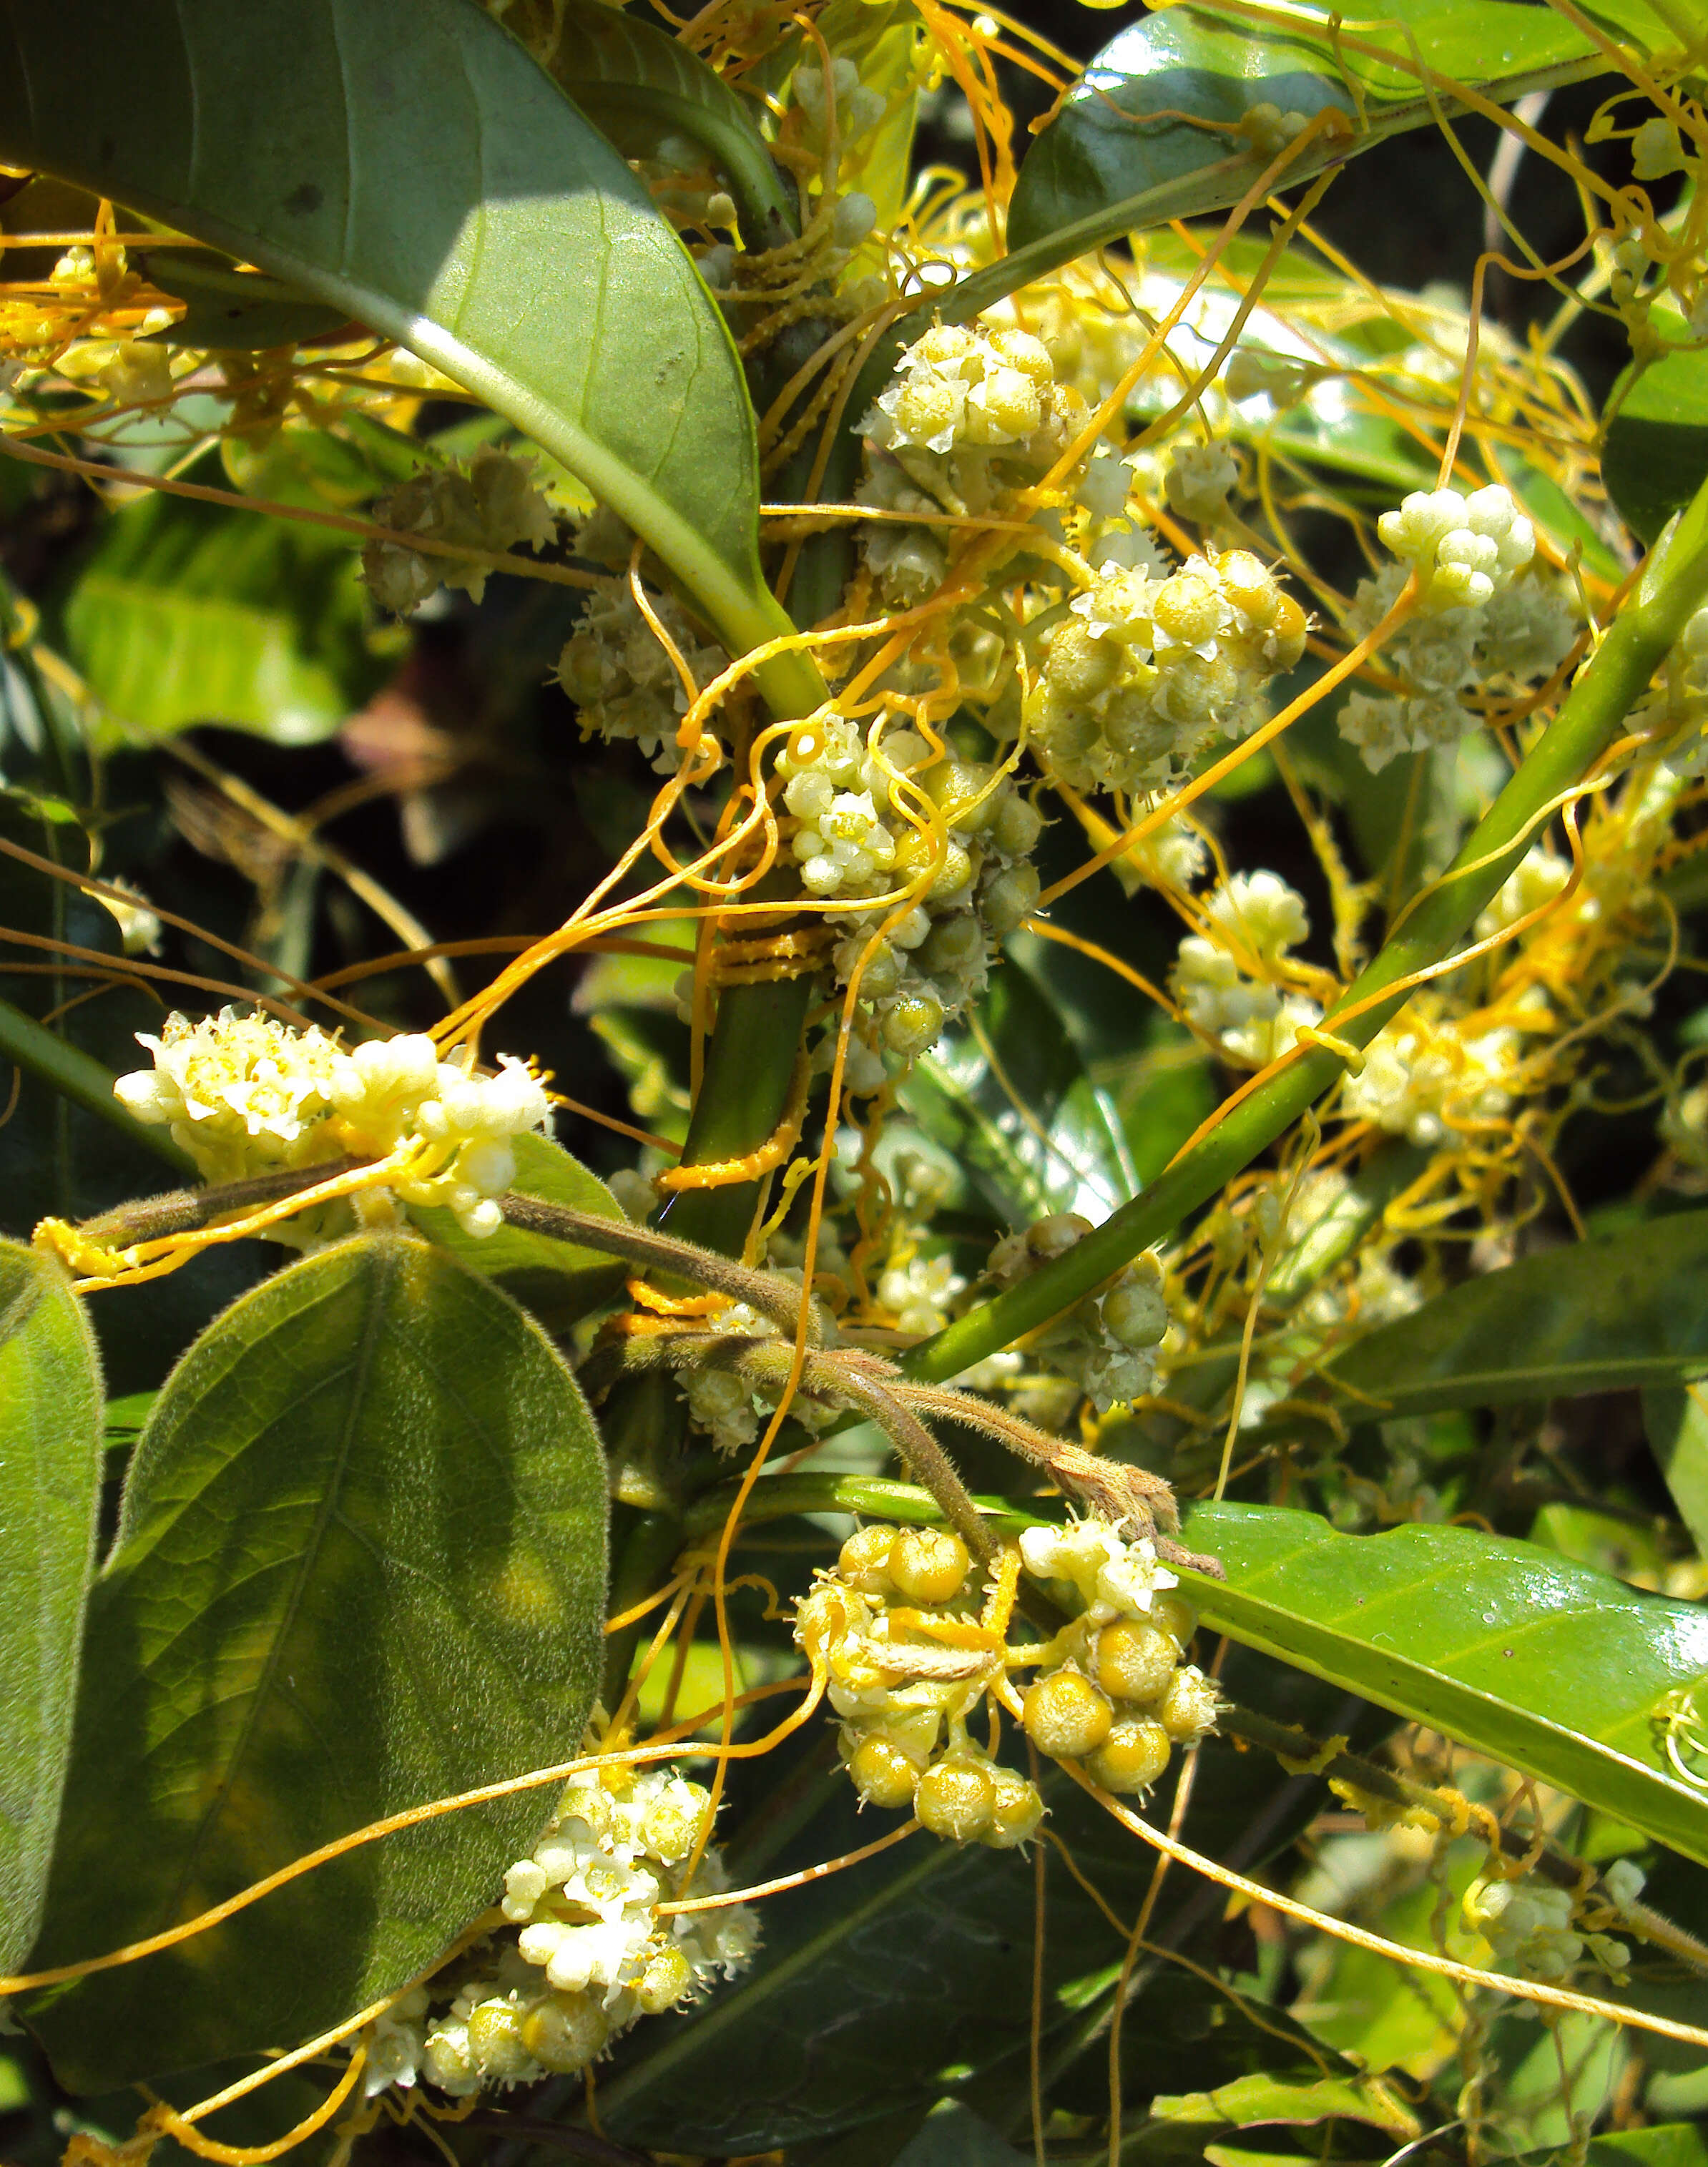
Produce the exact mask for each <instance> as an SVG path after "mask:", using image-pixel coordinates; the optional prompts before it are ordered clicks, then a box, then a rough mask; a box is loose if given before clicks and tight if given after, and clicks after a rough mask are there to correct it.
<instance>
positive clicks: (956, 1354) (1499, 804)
mask: <svg viewBox="0 0 1708 2167" xmlns="http://www.w3.org/2000/svg"><path fill="white" fill-rule="evenodd" d="M1705 596H1708V484H1705V485H1704V486H1703V487H1702V488H1701V489H1700V490H1698V492H1697V494H1696V496H1695V499H1694V501H1692V503H1691V504H1690V506H1689V509H1688V510H1687V511H1684V512H1683V513H1682V514H1681V515H1680V516H1679V518H1678V520H1677V521H1675V522H1674V524H1673V525H1672V526H1671V527H1668V531H1667V532H1666V533H1665V534H1663V536H1662V538H1661V539H1660V542H1659V543H1658V544H1657V545H1656V548H1655V550H1654V553H1653V554H1652V557H1651V558H1650V559H1649V563H1648V564H1647V568H1646V570H1644V573H1643V575H1642V580H1641V582H1640V583H1639V585H1638V586H1637V589H1636V593H1635V595H1634V596H1632V598H1631V601H1628V602H1627V603H1626V607H1624V609H1623V610H1621V611H1620V614H1619V617H1618V619H1617V621H1616V622H1615V624H1614V626H1613V628H1612V629H1611V630H1610V632H1609V633H1607V635H1606V637H1605V638H1604V639H1603V641H1602V643H1601V645H1600V647H1599V649H1597V651H1596V653H1595V655H1594V659H1593V660H1591V661H1590V662H1589V665H1587V667H1586V668H1584V669H1583V670H1581V671H1580V672H1579V673H1578V680H1577V682H1576V683H1575V684H1574V685H1573V687H1572V691H1571V693H1570V695H1569V696H1568V697H1567V700H1566V702H1565V705H1564V706H1563V707H1562V708H1561V710H1560V712H1559V713H1558V715H1557V717H1556V718H1555V719H1554V721H1553V722H1552V723H1551V724H1550V725H1549V727H1548V728H1547V729H1546V731H1544V733H1543V734H1542V735H1541V738H1540V739H1538V740H1537V742H1536V745H1535V747H1534V748H1533V749H1532V750H1531V751H1530V755H1529V756H1528V758H1527V759H1526V760H1525V762H1524V764H1523V766H1521V767H1520V769H1519V770H1518V771H1517V773H1516V774H1515V775H1514V776H1513V777H1512V779H1511V780H1510V781H1509V782H1508V784H1507V786H1506V787H1505V789H1504V790H1503V791H1502V792H1501V793H1500V795H1499V797H1498V798H1497V799H1496V800H1495V802H1494V803H1493V806H1492V807H1491V808H1489V811H1488V813H1486V814H1485V816H1484V817H1483V819H1482V820H1481V821H1479V822H1478V824H1477V828H1476V829H1475V831H1474V832H1473V834H1472V836H1471V838H1470V840H1469V841H1468V842H1467V844H1466V845H1465V846H1464V848H1463V849H1462V850H1461V851H1460V853H1459V855H1458V856H1457V857H1456V858H1455V859H1454V861H1453V862H1452V864H1451V866H1449V867H1448V868H1447V871H1446V872H1445V873H1444V874H1443V875H1442V876H1441V877H1440V880H1438V881H1437V882H1435V885H1434V886H1433V887H1430V888H1429V889H1428V890H1426V891H1425V893H1424V895H1423V897H1422V898H1421V900H1420V901H1419V903H1417V905H1416V907H1415V908H1414V909H1413V910H1411V911H1410V912H1409V913H1408V914H1407V915H1406V916H1405V918H1404V919H1403V921H1402V924H1401V925H1400V928H1399V930H1398V931H1397V932H1396V933H1395V934H1393V935H1392V936H1391V937H1390V938H1389V940H1387V944H1386V946H1384V947H1383V948H1382V951H1381V953H1380V954H1379V955H1378V956H1376V960H1375V961H1374V962H1372V963H1371V964H1370V965H1369V967H1367V968H1366V970H1364V971H1363V972H1361V973H1360V975H1359V976H1358V978H1356V979H1355V980H1354V982H1353V983H1352V985H1351V986H1350V988H1348V990H1347V992H1346V993H1345V994H1344V995H1343V997H1342V998H1341V999H1340V1000H1339V1003H1337V1004H1336V1005H1335V1007H1334V1009H1333V1010H1331V1011H1330V1013H1329V1015H1328V1016H1326V1017H1325V1018H1324V1019H1323V1030H1324V1031H1329V1032H1332V1033H1334V1036H1337V1037H1339V1038H1341V1039H1343V1040H1345V1041H1346V1042H1347V1043H1348V1044H1349V1045H1351V1046H1367V1045H1368V1044H1369V1042H1370V1041H1371V1039H1372V1038H1374V1037H1375V1036H1376V1033H1377V1032H1378V1031H1380V1030H1381V1029H1382V1026H1383V1025H1385V1024H1386V1023H1387V1022H1388V1021H1389V1020H1391V1019H1392V1017H1393V1016H1395V1015H1398V1012H1399V1010H1400V1009H1402V1008H1403V1007H1404V1005H1405V1003H1406V1001H1407V999H1408V994H1407V993H1405V992H1399V993H1391V994H1389V993H1387V988H1390V987H1392V986H1395V985H1397V984H1398V983H1399V982H1400V981H1401V980H1403V979H1406V978H1410V977H1411V976H1412V975H1413V974H1414V972H1419V971H1423V970H1425V969H1427V968H1428V967H1430V966H1431V965H1433V964H1435V963H1438V962H1440V961H1441V960H1442V959H1443V958H1444V957H1445V956H1448V955H1449V954H1451V951H1452V950H1453V948H1454V946H1455V945H1456V943H1457V941H1458V940H1460V938H1461V935H1463V934H1464V932H1465V930H1466V928H1467V926H1468V925H1470V924H1471V923H1472V919H1475V917H1476V916H1477V913H1478V911H1480V910H1482V909H1483V908H1484V906H1485V905H1486V904H1487V903H1488V902H1489V901H1490V900H1491V899H1492V898H1493V896H1494V895H1495V894H1496V893H1497V892H1498V889H1499V888H1500V887H1501V884H1502V883H1503V882H1504V880H1505V879H1506V877H1507V876H1508V874H1509V872H1511V871H1512V870H1513V867H1514V866H1515V865H1517V864H1518V862H1519V861H1520V859H1521V858H1522V857H1523V856H1524V855H1525V851H1526V850H1529V848H1530V845H1531V842H1532V841H1533V840H1534V839H1535V836H1536V833H1537V832H1538V831H1539V830H1540V829H1541V827H1543V826H1545V825H1546V820H1547V819H1548V818H1549V817H1551V815H1550V808H1552V807H1554V806H1556V805H1557V803H1559V801H1560V800H1561V799H1562V797H1565V796H1566V795H1567V793H1568V792H1571V791H1573V789H1575V788H1576V787H1577V786H1578V784H1579V783H1581V782H1582V781H1583V778H1584V777H1585V776H1586V775H1588V774H1589V771H1590V770H1591V769H1592V768H1593V767H1594V765H1595V763H1596V761H1597V760H1599V758H1600V757H1601V755H1602V754H1603V753H1605V751H1606V750H1607V748H1608V746H1609V745H1610V744H1612V742H1613V740H1614V738H1615V735H1616V734H1617V732H1618V730H1619V728H1620V723H1622V722H1623V721H1624V719H1625V717H1626V714H1627V713H1629V711H1630V709H1631V706H1632V704H1633V703H1634V702H1636V700H1637V698H1638V697H1640V696H1641V695H1642V692H1643V691H1644V690H1645V689H1646V688H1647V685H1648V683H1649V681H1650V679H1651V678H1652V676H1654V673H1655V671H1656V670H1657V669H1658V667H1659V665H1660V664H1661V661H1662V660H1663V658H1664V656H1665V654H1666V653H1667V650H1668V648H1669V647H1671V646H1672V644H1673V643H1674V641H1675V640H1676V639H1677V638H1678V637H1679V633H1681V632H1682V631H1683V630H1684V626H1685V624H1686V623H1687V622H1688V621H1689V618H1690V617H1691V616H1692V615H1693V614H1694V613H1695V611H1696V609H1697V608H1698V607H1700V605H1701V603H1702V601H1703V600H1704V597H1705ZM1383 996H1385V997H1383ZM1372 997H1376V998H1372ZM1366 1003H1368V1004H1369V1005H1368V1006H1366V1005H1365V1004H1366ZM1354 1010H1356V1011H1357V1012H1356V1013H1355V1014H1354V1013H1351V1011H1354ZM1343 1066H1344V1064H1343V1062H1342V1061H1341V1059H1340V1057H1339V1056H1338V1055H1337V1054H1334V1053H1333V1052H1329V1051H1328V1050H1326V1049H1324V1048H1321V1047H1312V1048H1310V1049H1308V1051H1307V1052H1305V1053H1304V1054H1303V1055H1302V1057H1300V1058H1298V1059H1297V1060H1294V1061H1292V1062H1290V1063H1289V1065H1288V1066H1287V1067H1286V1068H1283V1069H1282V1070H1281V1072H1280V1073H1278V1074H1276V1075H1275V1076H1272V1077H1271V1078H1270V1079H1269V1081H1268V1082H1267V1083H1265V1084H1260V1086H1259V1087H1258V1089H1256V1090H1254V1092H1253V1093H1252V1094H1251V1095H1250V1096H1249V1098H1247V1099H1244V1100H1242V1101H1241V1103H1240V1104H1239V1105H1238V1106H1236V1107H1235V1108H1234V1109H1233V1111H1232V1112H1231V1113H1230V1114H1228V1116H1227V1117H1226V1119H1225V1120H1223V1121H1222V1122H1220V1123H1219V1124H1218V1126H1217V1127H1215V1128H1214V1129H1212V1131H1210V1133H1209V1135H1208V1136H1205V1137H1204V1138H1203V1139H1202V1141H1201V1142H1199V1143H1198V1144H1196V1146H1195V1147H1193V1148H1192V1149H1191V1150H1190V1151H1189V1152H1186V1156H1185V1157H1184V1158H1180V1159H1177V1160H1176V1161H1175V1163H1174V1165H1173V1166H1171V1167H1170V1168H1169V1169H1168V1171H1167V1172H1166V1173H1165V1174H1164V1175H1163V1176H1162V1178H1161V1179H1159V1181H1158V1182H1157V1184H1156V1185H1155V1186H1154V1188H1153V1189H1148V1191H1147V1192H1146V1193H1145V1194H1144V1195H1142V1196H1137V1197H1135V1198H1134V1199H1133V1200H1132V1202H1131V1203H1130V1204H1124V1205H1122V1207H1121V1209H1120V1210H1119V1211H1117V1212H1115V1213H1113V1214H1112V1215H1111V1217H1109V1218H1107V1219H1106V1220H1105V1221H1104V1222H1103V1224H1102V1225H1101V1227H1098V1228H1096V1229H1095V1232H1092V1233H1090V1234H1087V1235H1086V1236H1085V1238H1084V1239H1083V1240H1082V1241H1079V1242H1075V1244H1074V1247H1073V1248H1071V1249H1069V1251H1068V1252H1067V1253H1066V1254H1065V1255H1064V1256H1061V1257H1058V1258H1057V1259H1056V1261H1055V1262H1054V1263H1053V1264H1046V1265H1045V1266H1044V1267H1043V1268H1042V1270H1040V1271H1037V1272H1036V1273H1034V1274H1033V1275H1032V1277H1031V1278H1030V1279H1028V1280H1022V1281H1021V1284H1020V1285H1018V1286H1016V1287H1014V1288H1011V1289H1010V1290H1009V1291H1008V1292H1007V1293H1005V1294H1002V1295H998V1296H997V1297H996V1299H995V1301H989V1302H986V1303H984V1305H983V1306H981V1307H979V1308H978V1309H975V1310H973V1311H970V1312H969V1313H968V1315H967V1316H965V1317H960V1318H957V1321H956V1322H954V1323H953V1324H951V1325H949V1326H948V1327H947V1328H946V1329H945V1330H943V1331H942V1332H940V1333H936V1336H935V1337H934V1338H930V1339H926V1340H924V1341H922V1342H921V1343H920V1345H918V1346H917V1347H915V1348H913V1349H912V1350H911V1351H910V1354H908V1355H907V1357H906V1358H905V1359H904V1363H903V1364H902V1367H903V1369H904V1371H905V1372H906V1374H907V1375H909V1376H910V1377H918V1378H927V1379H941V1378H945V1377H952V1376H955V1375H958V1374H959V1372H960V1371H961V1370H965V1369H968V1368H969V1367H970V1366H971V1365H972V1364H973V1363H975V1362H980V1361H983V1360H984V1357H985V1356H986V1355H987V1354H995V1352H996V1350H997V1349H998V1348H1001V1347H1006V1346H1009V1345H1010V1344H1011V1343H1013V1342H1014V1341H1015V1340H1016V1339H1018V1338H1021V1336H1022V1335H1023V1334H1024V1333H1028V1332H1032V1331H1035V1330H1036V1329H1037V1327H1038V1326H1039V1325H1041V1324H1042V1323H1045V1322H1047V1321H1048V1319H1049V1318H1050V1317H1054V1316H1057V1315H1058V1314H1059V1313H1060V1311H1063V1310H1064V1309H1068V1308H1070V1307H1071V1306H1073V1304H1074V1302H1076V1301H1081V1300H1082V1299H1083V1298H1084V1297H1085V1295H1088V1294H1089V1293H1090V1291H1091V1290H1092V1289H1093V1288H1094V1287H1096V1286H1098V1285H1101V1283H1102V1281H1103V1280H1106V1279H1107V1278H1108V1277H1109V1276H1110V1274H1111V1273H1113V1272H1117V1271H1119V1270H1120V1269H1121V1267H1122V1265H1123V1264H1129V1263H1131V1261H1132V1258H1134V1257H1136V1256H1137V1255H1138V1253H1139V1252H1140V1251H1141V1250H1143V1249H1146V1248H1149V1247H1150V1245H1151V1244H1152V1243H1153V1242H1159V1241H1161V1240H1162V1239H1163V1238H1164V1237H1165V1236H1167V1235H1169V1234H1171V1233H1172V1232H1174V1230H1175V1227H1178V1226H1179V1225H1180V1221H1182V1220H1183V1219H1184V1218H1185V1217H1186V1215H1187V1214H1188V1213H1189V1212H1191V1211H1196V1209H1197V1208H1198V1206H1199V1205H1201V1204H1205V1203H1207V1202H1208V1200H1210V1198H1212V1196H1214V1195H1217V1193H1218V1192H1219V1191H1220V1190H1221V1189H1223V1187H1224V1186H1225V1185H1226V1184H1227V1183H1228V1182H1229V1181H1231V1180H1232V1179H1233V1176H1234V1175H1235V1174H1239V1173H1240V1172H1241V1171H1242V1170H1243V1169H1244V1168H1246V1167H1248V1166H1249V1165H1250V1163H1251V1162H1252V1161H1253V1160H1254V1158H1257V1156H1258V1154H1259V1153H1260V1152H1263V1151H1266V1150H1267V1149H1268V1147H1270V1145H1271V1144H1272V1143H1274V1142H1276V1139H1277V1138H1278V1137H1280V1136H1283V1135H1285V1134H1286V1131H1287V1130H1288V1129H1289V1128H1291V1127H1292V1125H1293V1123H1294V1122H1295V1121H1297V1120H1298V1119H1299V1117H1300V1115H1302V1114H1303V1113H1304V1112H1305V1111H1306V1110H1307V1109H1308V1108H1309V1107H1310V1106H1311V1105H1313V1104H1314V1103H1315V1102H1316V1101H1317V1100H1318V1099H1320V1098H1322V1097H1323V1095H1324V1094H1326V1093H1327V1092H1328V1091H1329V1090H1331V1089H1333V1087H1334V1084H1337V1083H1338V1082H1339V1078H1340V1075H1341V1072H1342V1068H1343Z"/></svg>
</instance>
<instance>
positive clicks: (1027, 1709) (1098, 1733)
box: [1021, 1671, 1115, 1761]
mask: <svg viewBox="0 0 1708 2167" xmlns="http://www.w3.org/2000/svg"><path fill="white" fill-rule="evenodd" d="M1114 1720H1115V1711H1114V1710H1113V1709H1111V1707H1110V1705H1109V1697H1108V1695H1107V1694H1106V1693H1101V1692H1100V1691H1099V1689H1098V1688H1096V1687H1095V1686H1094V1685H1093V1684H1092V1682H1091V1681H1090V1678H1088V1677H1082V1676H1081V1675H1080V1673H1079V1672H1078V1671H1053V1672H1051V1674H1050V1675H1049V1677H1045V1678H1039V1679H1037V1681H1036V1682H1035V1683H1033V1684H1032V1686H1030V1687H1028V1688H1027V1690H1026V1698H1025V1700H1024V1701H1022V1702H1021V1721H1022V1722H1023V1723H1024V1724H1025V1725H1026V1736H1027V1737H1028V1738H1030V1739H1031V1740H1032V1744H1033V1745H1034V1746H1037V1750H1038V1751H1039V1752H1040V1753H1048V1755H1049V1756H1050V1758H1051V1759H1052V1760H1053V1761H1061V1760H1069V1761H1078V1760H1079V1759H1081V1758H1083V1756H1085V1754H1087V1753H1091V1752H1095V1750H1096V1749H1097V1747H1098V1746H1101V1744H1102V1743H1103V1741H1104V1740H1105V1739H1106V1738H1107V1736H1108V1735H1109V1727H1110V1725H1111V1724H1112V1723H1113V1722H1114Z"/></svg>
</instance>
